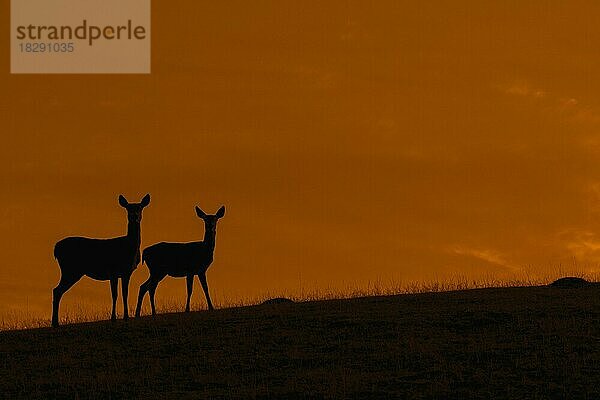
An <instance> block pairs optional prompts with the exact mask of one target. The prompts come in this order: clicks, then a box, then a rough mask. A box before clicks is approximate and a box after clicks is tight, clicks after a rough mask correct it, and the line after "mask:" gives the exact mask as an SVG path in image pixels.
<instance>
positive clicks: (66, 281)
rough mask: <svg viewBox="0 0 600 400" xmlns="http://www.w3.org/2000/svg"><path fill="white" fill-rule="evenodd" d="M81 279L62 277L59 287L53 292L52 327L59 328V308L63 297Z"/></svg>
mask: <svg viewBox="0 0 600 400" xmlns="http://www.w3.org/2000/svg"><path fill="white" fill-rule="evenodd" d="M80 279H81V276H80V277H69V276H65V275H62V276H61V277H60V282H59V283H58V286H56V287H55V288H54V290H52V326H54V327H57V326H58V306H59V305H60V299H61V298H62V295H63V294H65V292H66V291H67V290H69V289H70V288H71V286H73V285H74V284H75V283H77V281H79V280H80Z"/></svg>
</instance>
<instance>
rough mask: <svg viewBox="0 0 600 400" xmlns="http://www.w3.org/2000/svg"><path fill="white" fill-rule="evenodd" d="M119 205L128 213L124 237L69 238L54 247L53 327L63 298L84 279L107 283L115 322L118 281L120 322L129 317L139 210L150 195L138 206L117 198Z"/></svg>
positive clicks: (138, 229) (140, 213)
mask: <svg viewBox="0 0 600 400" xmlns="http://www.w3.org/2000/svg"><path fill="white" fill-rule="evenodd" d="M119 204H120V205H121V207H123V208H125V209H126V210H127V220H128V224H127V235H126V236H120V237H116V238H111V239H90V238H86V237H68V238H65V239H62V240H61V241H59V242H58V243H56V245H55V246H54V258H56V260H57V261H58V266H59V267H60V272H61V277H60V282H59V283H58V286H57V287H55V288H54V290H53V293H52V294H53V296H52V326H58V307H59V304H60V299H61V297H62V295H63V294H65V292H66V291H67V290H69V289H70V288H71V287H72V286H73V285H74V284H75V283H77V282H78V281H79V280H80V279H81V278H82V277H83V276H89V277H90V278H92V279H95V280H98V281H110V291H111V293H112V315H111V319H112V320H115V319H116V312H115V306H116V302H117V296H118V293H117V289H118V285H119V278H121V290H122V292H123V319H127V318H128V317H129V313H128V310H127V294H128V291H129V278H130V277H131V274H132V273H133V271H134V270H135V268H136V267H137V265H138V264H139V263H140V242H141V231H140V222H141V221H142V210H143V209H144V207H146V206H147V205H148V204H150V195H149V194H147V195H146V196H144V198H143V199H142V201H141V202H140V203H129V202H128V201H127V200H126V199H125V197H123V196H122V195H120V196H119Z"/></svg>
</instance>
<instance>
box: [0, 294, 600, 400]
mask: <svg viewBox="0 0 600 400" xmlns="http://www.w3.org/2000/svg"><path fill="white" fill-rule="evenodd" d="M0 397H2V398H27V399H29V398H69V399H71V398H98V399H107V398H110V399H120V398H146V397H150V398H173V399H187V398H216V399H219V398H244V399H248V398H249V399H252V398H274V399H278V398H382V399H387V398H406V399H421V398H481V399H490V398H496V399H498V398H503V399H515V398H527V399H546V398H578V399H598V398H600V289H599V288H597V287H595V286H593V287H587V288H577V289H559V288H552V287H531V288H496V289H477V290H466V291H457V292H446V293H424V294H412V295H400V296H386V297H367V298H356V299H346V300H328V301H315V302H305V303H291V304H290V303H288V304H273V305H261V306H252V307H240V308H230V309H224V310H217V311H214V312H195V313H190V314H167V315H161V316H158V317H156V318H151V317H144V318H142V319H138V320H130V321H127V322H124V321H117V322H115V323H111V322H93V323H84V324H76V325H70V326H64V327H61V328H59V329H51V328H41V329H31V330H23V331H5V332H0Z"/></svg>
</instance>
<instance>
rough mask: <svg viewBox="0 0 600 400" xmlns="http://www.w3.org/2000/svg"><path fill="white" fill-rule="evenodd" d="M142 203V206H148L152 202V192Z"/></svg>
mask: <svg viewBox="0 0 600 400" xmlns="http://www.w3.org/2000/svg"><path fill="white" fill-rule="evenodd" d="M140 204H141V205H142V207H146V206H147V205H148V204H150V194H147V195H145V196H144V198H143V199H142V202H141V203H140Z"/></svg>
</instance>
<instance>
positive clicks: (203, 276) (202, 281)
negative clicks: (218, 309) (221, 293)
mask: <svg viewBox="0 0 600 400" xmlns="http://www.w3.org/2000/svg"><path fill="white" fill-rule="evenodd" d="M198 279H200V284H201V285H202V290H204V295H205V296H206V304H207V305H208V309H209V310H214V307H213V305H212V302H211V301H210V294H208V283H207V282H206V272H204V273H202V274H199V275H198Z"/></svg>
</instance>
